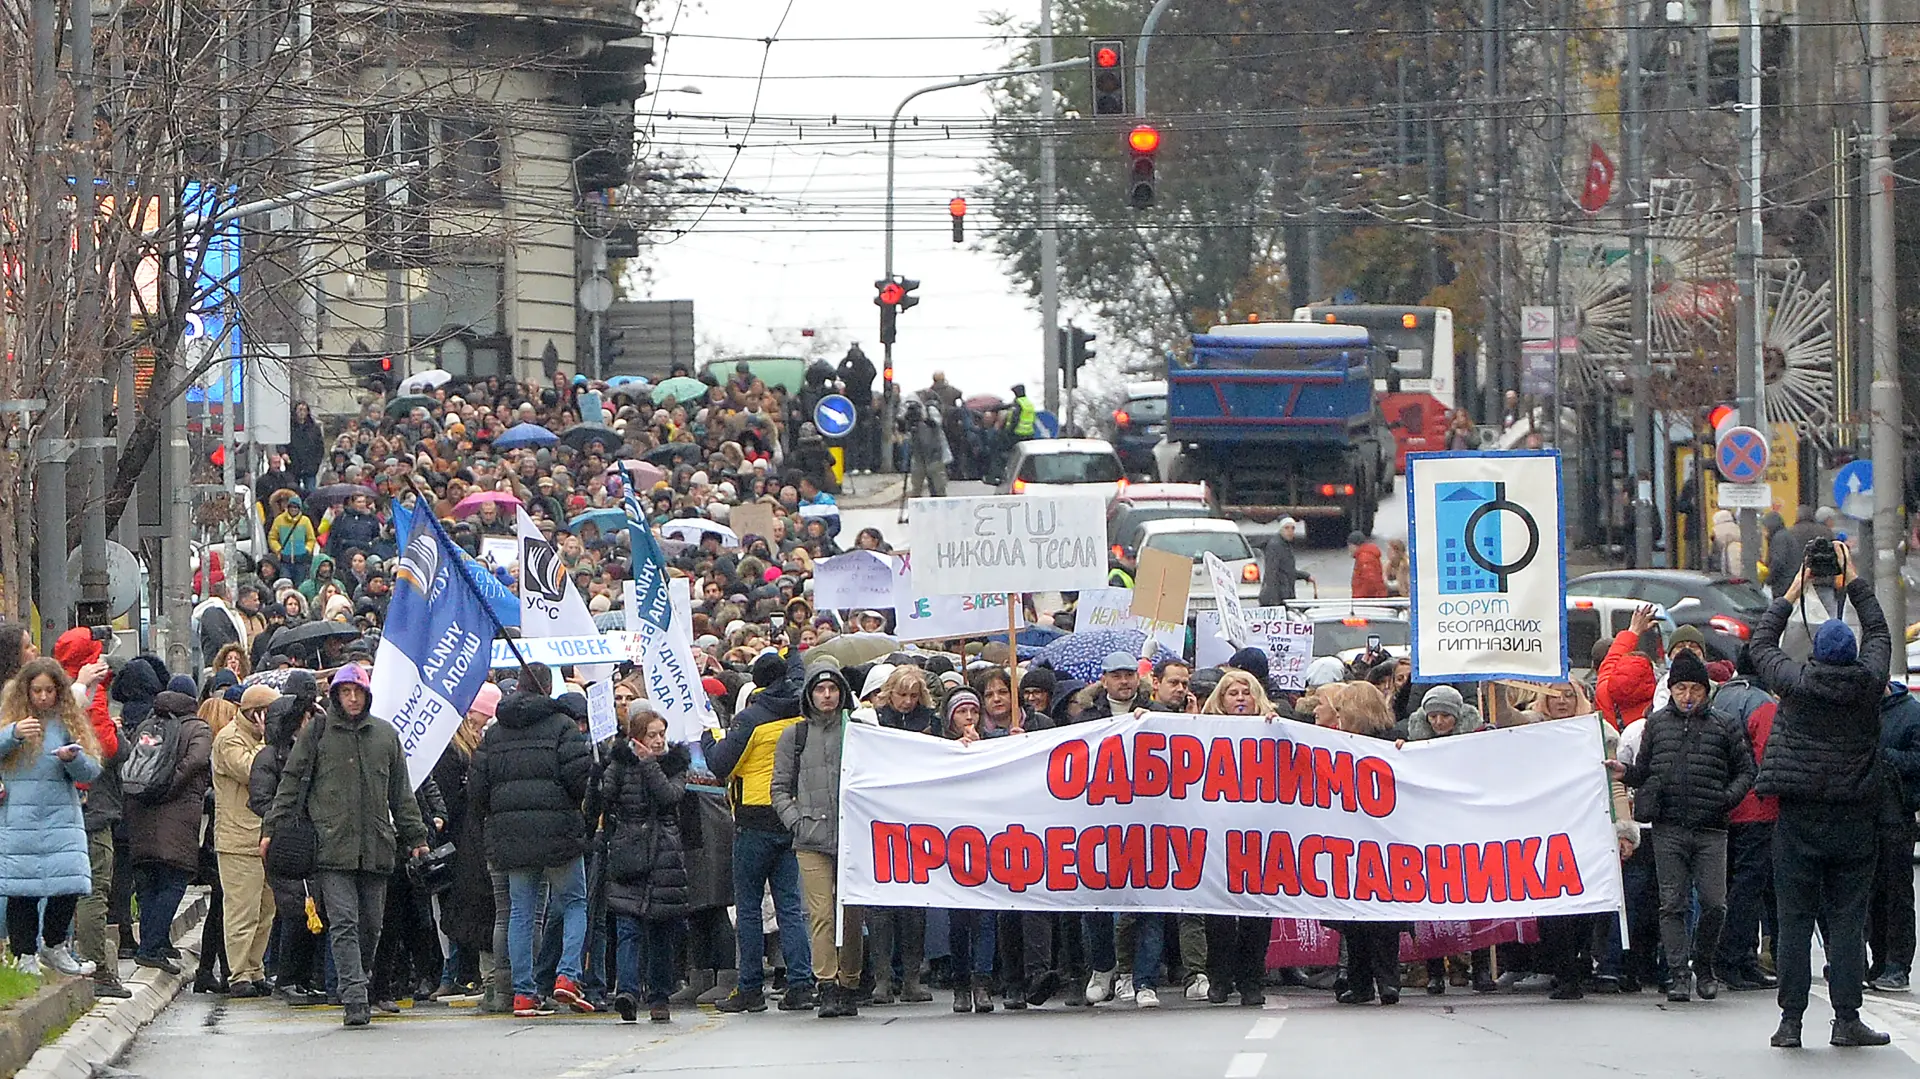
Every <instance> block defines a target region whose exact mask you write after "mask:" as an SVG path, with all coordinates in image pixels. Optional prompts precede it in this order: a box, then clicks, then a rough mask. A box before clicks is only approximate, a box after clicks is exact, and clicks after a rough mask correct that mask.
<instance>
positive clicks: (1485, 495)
mask: <svg viewBox="0 0 1920 1079" xmlns="http://www.w3.org/2000/svg"><path fill="white" fill-rule="evenodd" d="M1407 515H1408V527H1409V530H1410V533H1411V536H1410V540H1411V541H1410V542H1409V543H1408V544H1407V547H1408V550H1409V551H1410V552H1411V554H1412V560H1413V574H1412V576H1413V678H1414V681H1416V682H1442V681H1453V680H1461V679H1488V678H1532V679H1560V678H1565V677H1566V675H1567V608H1566V591H1567V561H1566V551H1565V542H1564V535H1563V532H1562V528H1561V515H1560V455H1559V453H1557V452H1555V451H1552V450H1514V451H1508V452H1504V453H1494V452H1488V453H1479V452H1474V453H1412V454H1408V455H1407Z"/></svg>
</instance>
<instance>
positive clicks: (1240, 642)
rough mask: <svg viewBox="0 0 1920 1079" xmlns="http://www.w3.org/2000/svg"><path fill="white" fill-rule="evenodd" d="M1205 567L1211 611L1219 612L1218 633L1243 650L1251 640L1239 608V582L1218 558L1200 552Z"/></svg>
mask: <svg viewBox="0 0 1920 1079" xmlns="http://www.w3.org/2000/svg"><path fill="white" fill-rule="evenodd" d="M1202 553H1203V555H1204V561H1205V562H1206V565H1207V583H1208V584H1210V585H1212V586H1213V609H1214V610H1216V611H1219V612H1220V632H1221V633H1224V634H1225V635H1226V638H1227V640H1229V641H1231V642H1233V645H1234V647H1236V648H1245V647H1246V646H1247V645H1248V644H1249V643H1250V642H1251V640H1252V638H1253V628H1252V627H1251V626H1249V625H1247V612H1246V608H1244V607H1242V606H1240V582H1239V580H1238V579H1237V578H1236V577H1235V575H1234V572H1233V571H1232V570H1231V569H1228V568H1227V564H1226V563H1225V562H1222V561H1220V556H1219V555H1217V554H1214V553H1213V552H1212V551H1205V552H1202Z"/></svg>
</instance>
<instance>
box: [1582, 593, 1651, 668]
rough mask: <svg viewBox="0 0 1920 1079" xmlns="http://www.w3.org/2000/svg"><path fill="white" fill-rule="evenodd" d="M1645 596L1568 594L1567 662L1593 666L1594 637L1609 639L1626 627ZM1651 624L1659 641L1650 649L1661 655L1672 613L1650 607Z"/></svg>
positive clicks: (1586, 666)
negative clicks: (1635, 597)
mask: <svg viewBox="0 0 1920 1079" xmlns="http://www.w3.org/2000/svg"><path fill="white" fill-rule="evenodd" d="M1646 602H1647V601H1646V600H1640V599H1622V598H1620V597H1618V596H1572V595H1570V596H1568V597H1567V662H1568V664H1569V665H1571V666H1574V667H1585V668H1589V669H1591V668H1592V666H1593V645H1594V642H1596V641H1601V640H1612V639H1613V636H1614V635H1615V634H1617V633H1619V632H1620V631H1621V630H1624V629H1626V628H1627V625H1628V623H1630V622H1632V621H1633V612H1634V611H1636V610H1639V609H1640V608H1641V607H1642V606H1644V605H1645V604H1646ZM1653 624H1654V626H1655V627H1656V628H1657V629H1658V630H1659V636H1660V643H1659V645H1658V647H1656V648H1655V649H1654V652H1655V654H1656V655H1659V656H1665V655H1666V646H1667V639H1668V638H1669V637H1672V636H1673V631H1674V630H1676V629H1678V628H1679V626H1677V625H1676V624H1675V623H1674V621H1673V617H1672V616H1671V615H1669V614H1667V612H1666V609H1665V608H1664V607H1659V606H1656V607H1655V608H1654V615H1653Z"/></svg>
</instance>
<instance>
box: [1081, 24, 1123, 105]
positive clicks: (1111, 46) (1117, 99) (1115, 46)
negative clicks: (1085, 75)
mask: <svg viewBox="0 0 1920 1079" xmlns="http://www.w3.org/2000/svg"><path fill="white" fill-rule="evenodd" d="M1087 56H1088V60H1089V62H1090V63H1091V64H1092V66H1093V114H1094V115H1095V116H1125V115H1126V114H1127V44H1126V42H1124V41H1117V40H1116V41H1095V42H1093V43H1092V44H1091V45H1090V46H1088V49H1087Z"/></svg>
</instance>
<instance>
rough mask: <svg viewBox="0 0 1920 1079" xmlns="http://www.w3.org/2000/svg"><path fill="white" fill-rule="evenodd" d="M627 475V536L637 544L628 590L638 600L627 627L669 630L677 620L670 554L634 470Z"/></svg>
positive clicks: (626, 472)
mask: <svg viewBox="0 0 1920 1079" xmlns="http://www.w3.org/2000/svg"><path fill="white" fill-rule="evenodd" d="M620 474H621V476H623V477H624V478H625V479H626V481H627V482H626V483H625V484H624V486H625V487H626V489H627V493H626V499H625V501H626V507H627V539H628V543H629V545H630V546H631V547H632V548H633V549H632V552H631V555H632V562H633V585H632V587H631V589H630V590H629V591H628V592H627V595H628V596H629V597H637V603H635V605H634V606H633V607H630V608H629V609H628V611H627V628H628V629H630V630H635V631H637V632H642V633H653V634H655V635H658V634H661V633H665V632H666V631H667V629H668V627H669V626H671V625H672V623H673V603H672V601H671V600H670V599H669V598H668V597H667V555H666V552H664V551H662V550H661V549H660V541H659V540H656V539H654V538H653V529H651V528H649V527H647V514H646V511H645V510H644V509H642V508H641V506H640V492H639V489H638V485H637V484H635V483H634V482H633V474H632V473H631V472H628V471H627V470H626V469H625V468H622V469H621V470H620Z"/></svg>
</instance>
